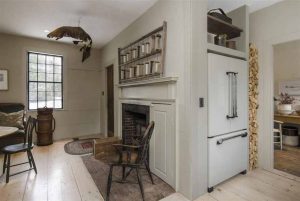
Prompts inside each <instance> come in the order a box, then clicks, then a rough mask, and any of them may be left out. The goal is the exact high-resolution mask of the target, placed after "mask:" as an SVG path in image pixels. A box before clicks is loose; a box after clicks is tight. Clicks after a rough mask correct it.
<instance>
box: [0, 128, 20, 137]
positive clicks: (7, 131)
mask: <svg viewBox="0 0 300 201" xmlns="http://www.w3.org/2000/svg"><path fill="white" fill-rule="evenodd" d="M16 131H18V128H16V127H6V126H0V138H1V137H4V136H7V135H10V134H12V133H14V132H16Z"/></svg>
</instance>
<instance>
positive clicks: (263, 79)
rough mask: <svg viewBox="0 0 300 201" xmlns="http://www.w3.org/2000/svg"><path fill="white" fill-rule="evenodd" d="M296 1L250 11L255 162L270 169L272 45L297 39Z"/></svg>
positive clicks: (299, 30)
mask: <svg viewBox="0 0 300 201" xmlns="http://www.w3.org/2000/svg"><path fill="white" fill-rule="evenodd" d="M299 10H300V1H294V0H285V1H283V2H280V3H277V4H274V5H272V6H270V7H268V8H265V9H262V10H259V11H257V12H254V13H252V14H251V15H250V42H253V43H254V44H255V45H256V46H257V48H258V59H259V66H260V72H259V105H260V106H259V110H258V121H259V139H258V140H259V147H258V153H259V158H258V159H259V166H260V167H262V168H266V169H269V170H271V169H273V146H272V140H273V139H272V136H273V134H272V127H273V92H274V89H273V45H276V44H280V43H283V42H288V41H293V40H299V39H300V26H299V19H300V12H299Z"/></svg>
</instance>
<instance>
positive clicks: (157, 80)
mask: <svg viewBox="0 0 300 201" xmlns="http://www.w3.org/2000/svg"><path fill="white" fill-rule="evenodd" d="M177 80H178V77H161V78H155V79H151V80H143V81H137V82H130V83H124V84H118V85H117V86H118V87H120V88H125V87H135V86H143V85H155V84H169V83H175V82H177Z"/></svg>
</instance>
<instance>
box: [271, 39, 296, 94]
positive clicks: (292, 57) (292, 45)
mask: <svg viewBox="0 0 300 201" xmlns="http://www.w3.org/2000/svg"><path fill="white" fill-rule="evenodd" d="M299 55H300V40H297V41H291V42H287V43H281V44H278V45H275V46H274V95H275V96H277V95H279V93H280V92H279V83H280V82H281V81H286V80H300V57H299ZM296 98H299V97H296Z"/></svg>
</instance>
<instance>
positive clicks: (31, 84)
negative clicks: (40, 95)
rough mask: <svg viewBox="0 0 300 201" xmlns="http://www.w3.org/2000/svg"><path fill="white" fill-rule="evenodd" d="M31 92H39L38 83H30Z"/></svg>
mask: <svg viewBox="0 0 300 201" xmlns="http://www.w3.org/2000/svg"><path fill="white" fill-rule="evenodd" d="M29 91H37V83H35V82H30V83H29Z"/></svg>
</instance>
